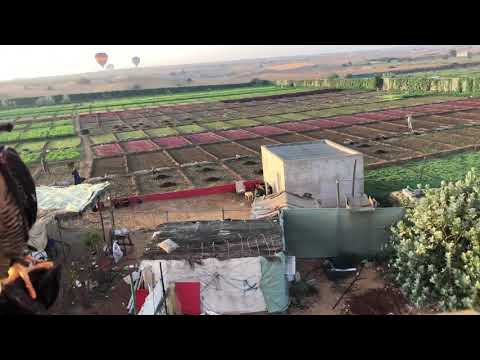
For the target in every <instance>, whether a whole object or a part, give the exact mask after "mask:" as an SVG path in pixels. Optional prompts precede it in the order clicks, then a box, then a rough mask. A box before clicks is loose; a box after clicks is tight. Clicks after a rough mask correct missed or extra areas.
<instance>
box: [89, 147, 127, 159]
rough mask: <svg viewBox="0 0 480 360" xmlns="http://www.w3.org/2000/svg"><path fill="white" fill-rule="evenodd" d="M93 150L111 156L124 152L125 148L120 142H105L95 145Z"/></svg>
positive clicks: (104, 155)
mask: <svg viewBox="0 0 480 360" xmlns="http://www.w3.org/2000/svg"><path fill="white" fill-rule="evenodd" d="M93 151H94V152H95V154H96V155H97V156H100V157H109V156H118V155H122V154H123V150H122V148H121V147H120V145H119V144H104V145H98V146H95V147H93Z"/></svg>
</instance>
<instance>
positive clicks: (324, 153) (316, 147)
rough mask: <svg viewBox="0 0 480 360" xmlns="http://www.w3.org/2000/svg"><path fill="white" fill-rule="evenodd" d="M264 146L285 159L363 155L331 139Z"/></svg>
mask: <svg viewBox="0 0 480 360" xmlns="http://www.w3.org/2000/svg"><path fill="white" fill-rule="evenodd" d="M263 147H265V148H266V149H267V150H268V151H270V152H272V153H273V154H275V155H277V156H278V157H279V158H281V159H283V160H301V159H317V158H325V157H336V156H342V157H344V156H352V155H361V154H360V153H359V152H358V151H355V150H352V149H349V148H347V147H345V146H342V145H339V144H337V143H335V142H333V141H330V140H319V141H309V142H297V143H290V144H279V145H263V146H262V148H263Z"/></svg>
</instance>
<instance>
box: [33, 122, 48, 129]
mask: <svg viewBox="0 0 480 360" xmlns="http://www.w3.org/2000/svg"><path fill="white" fill-rule="evenodd" d="M50 126H52V122H51V121H41V122H34V123H32V124H31V125H30V129H38V128H49V127H50Z"/></svg>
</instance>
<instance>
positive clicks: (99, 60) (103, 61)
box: [95, 53, 108, 68]
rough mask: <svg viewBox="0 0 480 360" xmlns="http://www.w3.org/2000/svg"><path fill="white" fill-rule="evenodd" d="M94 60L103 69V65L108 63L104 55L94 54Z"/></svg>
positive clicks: (106, 56)
mask: <svg viewBox="0 0 480 360" xmlns="http://www.w3.org/2000/svg"><path fill="white" fill-rule="evenodd" d="M95 60H97V63H98V64H99V65H100V66H101V67H102V68H104V67H105V64H106V63H107V61H108V55H107V54H106V53H96V54H95Z"/></svg>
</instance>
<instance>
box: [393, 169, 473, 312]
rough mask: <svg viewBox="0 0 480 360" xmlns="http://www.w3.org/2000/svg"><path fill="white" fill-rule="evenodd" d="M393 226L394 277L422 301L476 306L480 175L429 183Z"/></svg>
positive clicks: (445, 305)
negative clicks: (439, 184)
mask: <svg viewBox="0 0 480 360" xmlns="http://www.w3.org/2000/svg"><path fill="white" fill-rule="evenodd" d="M424 190H425V193H426V195H425V197H424V198H423V199H422V200H421V201H420V202H419V204H418V205H417V206H416V207H415V208H413V209H408V210H407V212H406V215H405V217H404V219H403V220H401V221H400V222H399V223H398V224H396V225H395V226H393V227H392V229H391V230H392V242H391V243H390V244H389V247H388V248H387V250H388V251H387V253H390V255H391V257H390V260H389V263H388V266H389V268H390V269H391V271H392V273H393V275H394V278H395V281H396V282H397V283H398V284H399V285H400V286H401V289H402V291H403V292H404V293H405V295H406V296H407V297H408V298H409V299H410V300H411V301H412V302H413V303H414V304H416V305H417V306H435V307H438V308H440V309H441V310H454V309H464V308H471V307H473V306H475V305H476V304H477V303H478V299H479V295H480V177H479V176H478V175H477V174H476V172H475V170H474V169H472V171H470V172H468V173H467V175H466V176H465V179H464V180H461V181H458V182H455V183H453V182H449V183H446V182H442V183H441V186H440V188H438V189H431V188H429V187H428V186H427V187H425V188H424Z"/></svg>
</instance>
